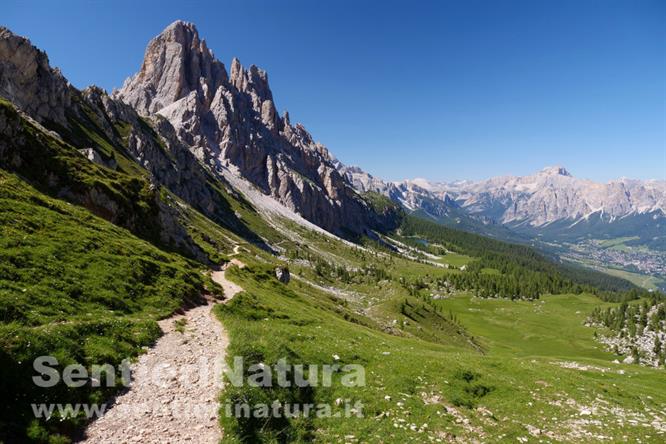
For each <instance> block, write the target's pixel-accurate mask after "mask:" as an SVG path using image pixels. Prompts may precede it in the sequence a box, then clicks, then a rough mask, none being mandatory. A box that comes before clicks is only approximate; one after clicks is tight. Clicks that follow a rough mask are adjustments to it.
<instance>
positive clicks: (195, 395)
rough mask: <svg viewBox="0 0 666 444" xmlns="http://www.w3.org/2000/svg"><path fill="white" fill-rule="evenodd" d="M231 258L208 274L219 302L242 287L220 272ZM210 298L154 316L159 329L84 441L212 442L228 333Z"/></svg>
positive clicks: (216, 428) (217, 429)
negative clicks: (126, 387) (221, 294)
mask: <svg viewBox="0 0 666 444" xmlns="http://www.w3.org/2000/svg"><path fill="white" fill-rule="evenodd" d="M233 265H235V266H239V267H241V268H242V267H244V266H245V264H243V263H242V262H241V261H239V260H237V259H234V260H233V261H231V262H229V263H228V264H226V265H225V266H224V267H222V269H221V270H219V271H213V272H212V275H211V277H212V279H213V280H214V281H215V282H217V283H218V284H220V285H221V286H222V287H223V288H224V294H225V302H228V301H229V300H231V298H233V297H234V296H235V295H236V294H237V293H238V292H240V291H242V290H243V289H242V288H241V287H240V286H239V285H237V284H234V283H233V282H231V281H229V280H227V279H226V277H225V274H224V273H225V271H226V270H227V268H228V267H230V266H233ZM213 305H214V304H213V303H212V302H209V303H208V304H207V305H202V306H199V307H195V308H192V309H190V310H188V311H187V312H185V313H184V314H182V315H176V316H172V317H170V318H168V319H164V320H162V321H159V325H160V328H161V329H162V331H163V332H164V334H163V335H162V336H161V337H160V338H159V339H158V340H157V342H156V343H155V345H154V346H153V347H152V348H150V349H149V350H148V351H147V352H146V353H145V354H143V355H141V356H140V358H139V360H138V362H136V363H134V364H132V365H131V370H132V384H131V386H130V388H129V390H128V391H126V392H125V393H123V394H121V395H120V396H118V397H117V398H116V399H115V402H114V403H113V405H110V406H109V407H108V409H107V411H106V413H105V414H104V415H103V416H102V417H100V418H99V419H97V420H95V421H94V422H92V423H91V424H90V425H89V426H88V428H87V430H86V435H85V439H84V440H83V441H81V442H84V443H90V444H92V443H95V444H97V443H114V444H115V443H130V442H140V443H181V442H191V443H217V442H218V441H219V440H220V439H221V438H222V430H221V429H220V426H219V423H218V409H219V404H218V395H219V392H220V390H221V388H222V384H221V378H222V370H223V369H224V368H225V367H224V365H225V364H224V359H225V352H226V349H227V346H228V345H229V338H228V336H227V334H226V331H225V330H224V328H223V327H222V325H221V324H220V322H219V321H218V320H217V319H216V318H215V317H214V315H213V313H212V307H213Z"/></svg>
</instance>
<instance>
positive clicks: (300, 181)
mask: <svg viewBox="0 0 666 444" xmlns="http://www.w3.org/2000/svg"><path fill="white" fill-rule="evenodd" d="M115 97H117V98H119V99H121V100H122V101H123V102H125V103H127V104H129V105H131V106H132V107H134V108H135V109H136V110H137V111H138V112H139V113H141V114H145V115H153V114H159V115H161V116H162V117H164V118H166V119H167V120H168V121H169V123H171V125H172V126H173V128H174V129H175V131H176V136H177V137H178V139H179V140H180V141H181V142H182V143H183V144H184V145H186V146H187V147H188V148H189V150H190V151H191V152H192V153H193V154H194V155H195V156H196V157H197V158H198V159H199V160H200V161H201V162H203V164H205V165H206V166H208V167H209V168H210V170H211V172H212V173H213V174H215V175H222V176H223V175H224V174H239V175H241V176H242V177H243V178H244V179H247V180H249V181H250V182H252V183H253V184H254V185H255V186H257V187H258V188H259V189H261V190H262V191H263V192H264V193H265V194H267V195H270V196H272V197H273V198H275V199H276V200H278V201H279V202H281V203H282V204H284V205H285V206H287V207H288V208H290V209H292V210H295V211H296V212H298V213H300V214H301V216H303V217H304V218H306V219H308V220H309V221H310V222H313V223H315V224H317V225H319V226H320V227H322V228H324V229H327V230H329V231H332V232H337V233H342V232H345V233H350V232H355V233H360V232H363V231H365V230H367V229H368V228H376V227H378V226H382V227H386V226H389V225H391V224H392V223H395V220H389V219H392V218H393V217H394V216H395V215H388V216H389V217H388V218H387V217H386V216H387V215H384V214H382V215H379V214H375V213H374V212H373V210H372V209H371V207H370V206H369V205H368V203H367V202H365V201H364V200H363V199H362V198H361V197H360V196H359V195H358V194H357V193H356V192H355V191H354V189H353V188H352V186H351V184H350V183H349V182H348V181H347V180H346V179H345V177H343V176H342V175H341V174H340V173H339V172H338V171H337V169H336V167H335V165H333V163H332V158H331V156H330V154H329V153H328V150H327V149H326V148H325V147H324V146H323V145H321V144H319V143H317V142H315V141H314V139H313V138H312V136H311V135H310V133H308V132H307V130H306V129H305V127H303V126H302V125H300V124H296V125H293V126H292V124H291V123H290V121H289V117H288V115H287V114H285V117H284V118H280V117H279V115H278V113H277V109H276V106H275V103H274V100H273V93H272V92H271V89H270V87H269V84H268V74H267V73H266V71H264V70H262V69H259V68H258V67H257V66H256V65H250V66H249V67H247V68H246V67H244V66H243V65H241V63H240V61H239V60H238V59H236V58H234V59H233V60H232V62H231V70H230V73H229V75H227V72H226V70H225V68H224V65H223V64H222V63H221V62H219V61H218V60H216V59H215V58H214V56H213V53H212V52H211V51H210V50H209V49H208V47H207V46H206V44H205V42H204V41H203V40H201V39H200V38H199V35H198V33H197V30H196V28H195V27H194V25H192V24H190V23H185V22H175V23H173V24H171V25H169V26H168V27H167V28H166V29H165V30H164V31H163V32H162V33H161V34H160V35H158V36H157V37H155V38H154V39H152V40H151V41H150V43H149V44H148V47H147V49H146V53H145V59H144V62H143V64H142V66H141V69H140V71H139V72H138V73H137V74H136V75H135V76H133V77H131V78H130V79H128V80H127V81H126V82H125V84H124V85H123V87H122V88H121V89H120V90H118V91H116V93H115ZM229 167H233V168H229ZM232 170H233V171H234V172H233V173H231V171H232Z"/></svg>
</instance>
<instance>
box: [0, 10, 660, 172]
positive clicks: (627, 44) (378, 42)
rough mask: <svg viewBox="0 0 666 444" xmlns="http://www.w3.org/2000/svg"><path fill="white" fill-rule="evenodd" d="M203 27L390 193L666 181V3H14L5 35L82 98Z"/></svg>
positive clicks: (4, 19)
mask: <svg viewBox="0 0 666 444" xmlns="http://www.w3.org/2000/svg"><path fill="white" fill-rule="evenodd" d="M176 19H184V20H187V21H192V22H194V23H195V24H196V25H197V27H198V29H199V33H200V35H201V36H202V37H203V38H205V39H206V40H207V42H208V46H209V47H210V48H212V49H213V51H214V52H215V54H216V56H217V57H218V58H219V59H221V60H222V61H223V62H224V63H225V64H226V65H227V66H229V63H230V61H231V58H232V57H234V56H236V57H238V58H239V59H240V60H241V62H242V63H243V64H245V65H249V64H252V63H254V64H256V65H258V66H260V67H262V68H264V69H266V70H267V71H268V73H269V79H270V83H271V87H272V89H273V94H274V96H275V98H276V104H277V106H278V109H279V110H280V111H284V110H285V109H287V110H289V112H290V115H291V117H292V121H299V122H302V123H303V124H305V126H306V127H307V128H308V129H309V130H310V132H311V133H312V134H313V135H314V137H315V139H317V140H319V141H320V142H322V143H324V144H325V145H327V146H328V147H329V149H330V150H331V151H332V152H333V153H334V154H335V155H336V156H337V157H338V158H339V159H340V160H342V161H343V162H345V163H348V164H356V165H360V166H361V167H363V168H364V169H366V170H367V171H369V172H371V173H373V174H375V175H378V176H380V177H384V178H386V179H392V180H394V179H403V178H412V177H425V178H428V179H432V180H453V179H461V178H468V179H480V178H485V177H490V176H494V175H500V174H529V173H531V172H533V171H536V170H539V169H541V168H542V167H544V166H546V165H554V164H559V165H564V166H566V167H567V168H568V169H569V170H570V171H571V172H572V173H573V174H574V175H576V176H580V177H587V178H591V179H595V180H604V181H605V180H609V179H612V178H617V177H621V176H626V177H634V178H656V179H666V2H664V1H660V0H631V1H629V0H627V1H614V0H602V1H591V0H577V1H561V0H558V1H547V0H528V1H513V0H503V1H494V0H488V1H475V0H470V1H463V0H459V1H418V0H416V1H409V2H407V1H399V2H396V1H381V2H380V1H377V2H369V1H358V0H357V1H354V2H352V1H328V2H324V1H288V0H287V1H280V2H278V1H251V0H250V1H248V0H246V1H240V0H239V1H215V2H212V1H211V2H196V1H177V2H170V1H160V2H147V1H146V2H144V1H138V0H135V1H124V0H121V1H113V2H112V1H105V2H103V1H98V2H93V1H87V2H73V1H58V2H52V1H49V2H27V1H21V2H17V1H13V0H4V1H3V6H2V14H1V15H0V24H2V25H4V26H8V27H9V28H10V29H12V30H13V31H14V32H17V33H19V34H22V35H25V36H27V37H29V38H30V39H31V40H32V42H33V44H35V45H37V46H38V47H40V48H42V49H44V50H45V51H47V52H48V54H49V57H50V60H51V64H52V65H54V66H58V67H60V68H61V69H62V71H63V73H64V74H65V76H66V77H67V78H68V79H69V80H70V81H71V82H72V83H73V84H74V85H76V86H77V87H84V86H87V85H89V84H91V83H94V84H97V85H99V86H102V87H104V88H106V89H108V90H111V89H113V88H114V87H117V86H120V85H121V84H122V82H123V80H124V79H125V78H126V77H127V76H129V75H131V74H133V73H134V72H136V71H137V70H138V69H139V67H140V64H141V60H142V57H143V52H144V49H145V46H146V43H147V42H148V40H149V39H150V38H151V37H153V36H154V35H156V34H158V33H159V32H160V31H161V30H162V29H163V28H164V27H166V26H167V25H168V24H169V23H171V22H172V21H174V20H176Z"/></svg>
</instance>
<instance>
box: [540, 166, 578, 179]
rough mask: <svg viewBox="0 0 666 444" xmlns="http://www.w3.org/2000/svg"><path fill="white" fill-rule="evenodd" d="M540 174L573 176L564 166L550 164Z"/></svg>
mask: <svg viewBox="0 0 666 444" xmlns="http://www.w3.org/2000/svg"><path fill="white" fill-rule="evenodd" d="M540 174H542V175H547V176H568V177H571V173H569V171H567V169H566V168H564V167H563V166H559V165H556V166H548V167H546V168H544V169H542V170H541V171H540Z"/></svg>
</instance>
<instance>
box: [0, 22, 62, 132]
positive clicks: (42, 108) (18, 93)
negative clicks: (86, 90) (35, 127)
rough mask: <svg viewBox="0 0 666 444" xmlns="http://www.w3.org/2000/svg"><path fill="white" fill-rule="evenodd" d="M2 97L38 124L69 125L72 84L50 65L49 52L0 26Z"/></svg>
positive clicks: (0, 86) (0, 87)
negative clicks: (67, 116)
mask: <svg viewBox="0 0 666 444" xmlns="http://www.w3.org/2000/svg"><path fill="white" fill-rule="evenodd" d="M0 96H1V97H4V98H6V99H8V100H9V101H10V102H13V103H14V105H16V106H17V107H19V108H20V109H21V110H23V111H25V112H26V113H28V114H29V115H30V116H32V117H33V118H35V119H37V120H38V121H39V122H46V121H51V122H55V123H58V124H60V125H63V126H66V125H67V121H66V119H65V109H66V108H67V107H68V106H70V103H71V91H70V86H69V84H68V83H67V81H66V80H65V78H64V77H63V76H62V74H60V71H59V70H57V69H52V68H51V67H50V66H49V58H48V57H47V55H46V53H44V52H42V51H40V50H39V49H37V48H35V47H34V46H32V44H31V43H30V41H29V40H27V39H25V38H23V37H21V36H17V35H15V34H13V33H12V32H11V31H10V30H8V29H7V28H3V27H0Z"/></svg>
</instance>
